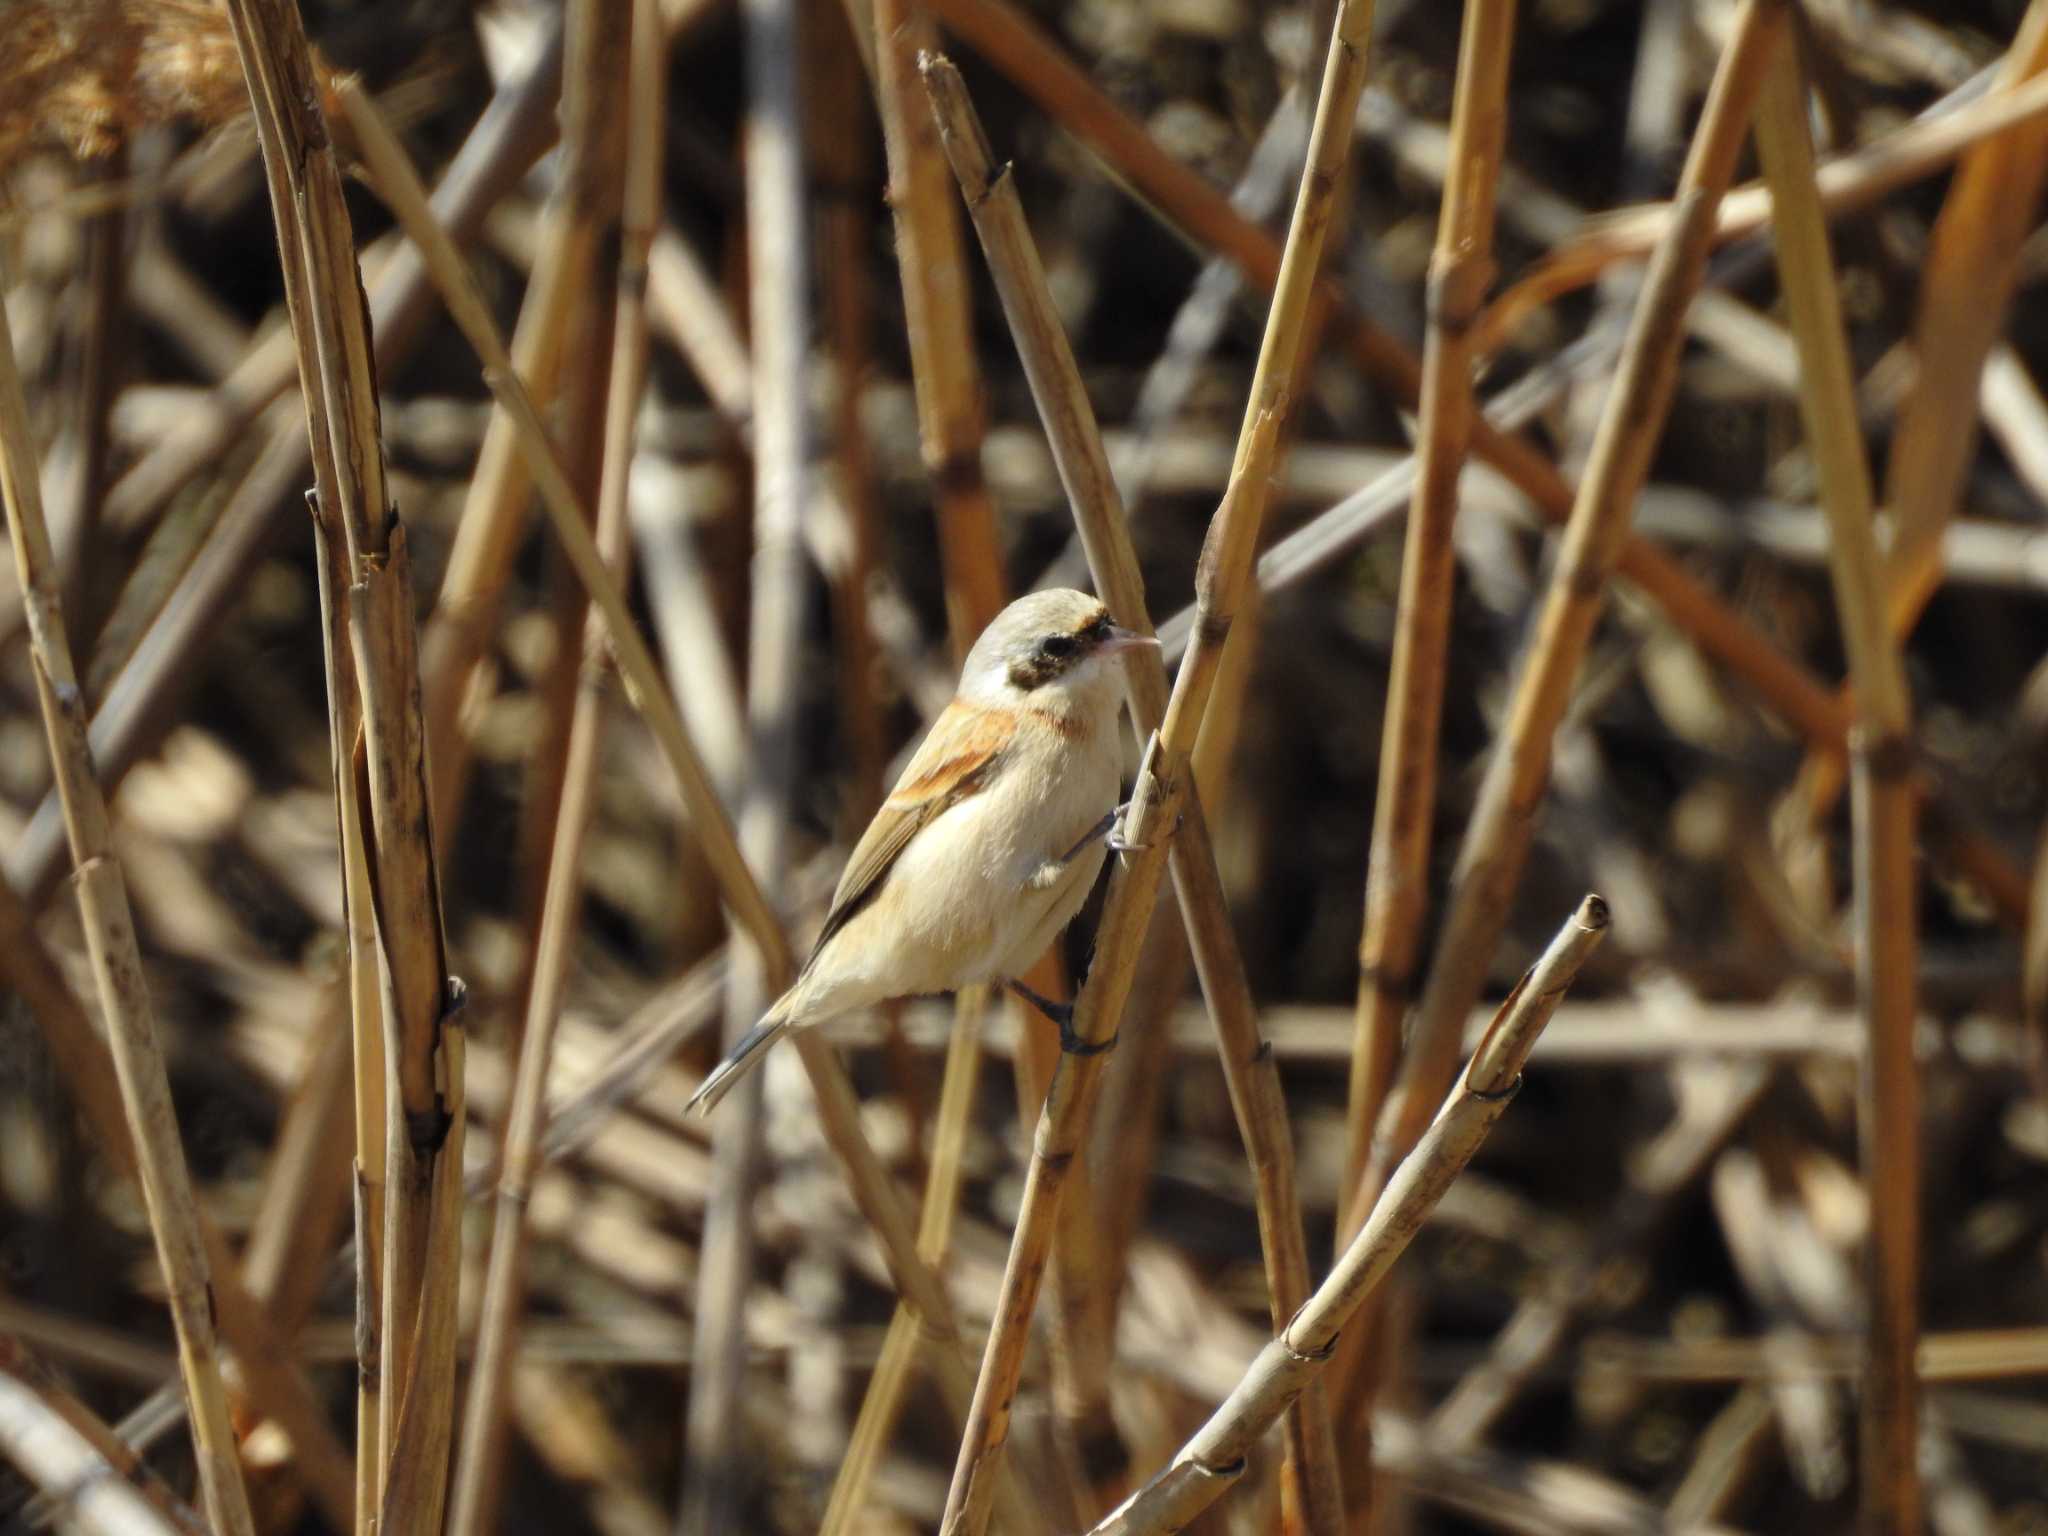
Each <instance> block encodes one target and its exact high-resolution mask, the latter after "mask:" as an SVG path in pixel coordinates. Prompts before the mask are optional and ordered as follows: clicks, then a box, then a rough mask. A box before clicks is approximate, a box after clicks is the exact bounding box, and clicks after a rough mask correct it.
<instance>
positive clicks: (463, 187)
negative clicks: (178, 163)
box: [6, 34, 561, 904]
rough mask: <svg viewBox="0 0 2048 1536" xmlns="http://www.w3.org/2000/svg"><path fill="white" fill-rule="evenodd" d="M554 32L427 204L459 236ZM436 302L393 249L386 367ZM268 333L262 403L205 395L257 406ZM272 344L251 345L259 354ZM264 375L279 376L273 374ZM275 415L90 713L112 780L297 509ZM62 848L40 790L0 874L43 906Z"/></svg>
mask: <svg viewBox="0 0 2048 1536" xmlns="http://www.w3.org/2000/svg"><path fill="white" fill-rule="evenodd" d="M560 42H561V40H560V37H559V35H558V34H557V35H556V36H554V37H553V38H552V39H551V41H550V42H549V43H548V44H547V45H546V46H544V47H543V48H542V50H541V53H540V57H539V58H538V60H537V61H536V62H535V63H534V64H533V66H532V67H531V68H529V69H528V70H526V71H525V72H523V73H522V74H521V75H520V76H519V77H517V78H515V79H514V80H511V81H508V82H507V83H506V85H505V87H504V88H503V89H502V90H500V91H499V93H498V94H497V95H496V96H495V97H494V98H493V99H492V103H491V106H490V107H489V108H488V109H486V111H485V112H484V114H483V116H482V117H481V118H480V119H479V120H478V122H477V125H476V127H475V129H473V130H472V131H471V133H470V135H469V137H468V138H467V139H466V140H465V141H464V143H463V146H462V149H461V151H460V152H459V153H458V154H457V155H456V158H455V161H454V163H453V164H452V165H451V166H450V167H449V169H448V171H447V173H446V174H445V175H444V176H443V177H442V178H441V184H440V186H439V187H438V188H436V190H435V193H434V207H435V209H436V211H437V212H438V214H439V215H440V216H441V218H442V219H443V221H444V223H445V224H446V226H447V228H448V229H449V230H450V232H451V233H453V234H454V235H455V236H457V237H458V238H463V239H467V238H468V237H469V235H470V234H471V233H473V232H474V230H475V229H476V227H477V225H478V224H479V223H481V222H482V220H483V217H484V215H485V213H487V212H488V211H489V209H490V207H491V206H492V204H493V203H494V202H495V201H496V200H497V198H498V196H499V195H500V194H501V193H503V192H504V191H505V190H506V189H507V188H508V187H509V186H511V185H513V184H515V183H516V182H517V181H518V179H519V177H520V176H521V175H523V174H524V173H525V171H526V169H527V168H528V167H529V166H530V165H531V164H532V162H533V160H534V159H535V158H536V157H538V156H539V154H540V153H541V151H542V150H543V149H545V148H546V146H547V143H548V142H549V141H550V139H551V138H552V137H553V132H554V127H553V124H554V118H553V112H552V108H553V105H554V93H555V90H556V87H557V86H558V85H559V83H560V80H561V49H560ZM432 300H433V289H432V287H431V286H430V285H429V284H428V283H427V281H426V272H425V269H424V267H423V266H422V264H421V263H420V261H419V258H418V256H417V253H416V252H414V251H412V250H411V249H409V248H404V247H402V248H400V249H399V251H398V252H397V253H396V254H395V255H394V256H393V257H392V259H391V260H390V261H389V262H388V263H386V265H385V267H384V268H383V270H382V271H380V272H379V273H378V277H377V282H376V287H375V291H374V293H373V295H372V300H371V305H370V315H371V329H372V330H373V332H374V333H375V335H376V339H377V344H378V357H379V358H380V359H381V361H382V363H383V366H384V367H386V368H390V367H393V366H395V365H396V364H397V363H398V362H399V361H400V360H401V359H402V358H404V357H405V356H406V355H407V354H408V353H409V352H410V350H411V348H412V347H413V346H414V345H415V344H416V343H417V342H418V340H419V338H420V336H421V334H422V332H423V331H424V329H425V325H426V321H427V319H428V317H429V312H430V308H431V304H432ZM273 334H274V335H275V337H276V341H275V343H274V347H275V351H274V353H271V354H270V356H271V360H270V361H268V362H265V363H264V367H265V368H266V369H269V370H270V371H271V372H270V374H266V376H265V379H264V380H261V381H257V383H255V384H252V385H251V386H250V388H251V390H252V392H253V393H254V394H256V395H257V396H259V397H260V400H259V402H258V403H257V404H254V405H250V406H248V407H247V409H246V410H245V411H243V412H242V414H241V415H240V416H236V414H235V410H234V409H232V408H231V407H232V405H233V402H232V401H229V402H223V401H222V399H221V398H220V392H219V391H216V393H215V395H214V396H213V397H212V398H211V399H210V402H209V403H210V404H211V405H213V406H215V407H220V408H222V409H224V410H225V411H226V414H227V416H228V417H229V418H231V419H234V420H237V421H238V422H240V423H242V424H244V425H246V423H247V422H248V421H250V420H252V419H255V417H256V416H257V415H258V414H259V413H260V412H261V410H262V404H261V402H263V401H269V400H272V399H274V398H275V397H276V396H277V395H278V394H279V393H280V392H281V391H282V390H283V389H284V388H286V387H288V385H289V383H290V381H291V378H292V371H293V352H292V340H291V332H290V327H289V326H280V327H278V328H277V330H276V331H275V332H274V333H273ZM272 345H273V344H272V343H270V342H262V343H259V344H258V350H259V352H260V351H262V350H264V349H266V348H270V347H271V346H272ZM256 361H257V359H256V357H255V356H254V355H252V357H251V358H250V360H249V364H248V366H250V367H251V368H252V369H253V368H254V367H255V364H256ZM272 375H274V376H275V377H276V378H277V380H278V382H277V383H274V384H273V383H270V382H268V380H269V378H270V377H271V376H272ZM258 385H260V387H258ZM192 419H193V421H194V423H195V425H197V426H204V425H205V423H206V422H210V421H213V420H217V419H219V418H217V417H216V416H215V414H214V412H213V411H204V412H195V413H193V418H192ZM280 422H281V424H280V425H279V426H278V427H277V428H276V429H275V430H274V431H273V432H272V433H271V435H270V437H269V441H268V442H267V443H266V444H265V446H264V448H263V450H262V451H261V453H260V455H259V456H258V458H257V461H256V464H255V467H254V468H252V469H251V470H250V472H249V473H248V474H247V475H246V476H245V477H244V478H243V481H242V484H241V486H240V487H239V488H238V489H237V490H236V491H235V493H234V495H233V496H232V497H230V499H229V501H228V504H227V505H226V506H225V507H223V508H222V509H221V513H220V516H219V518H218V519H217V521H216V522H215V524H214V527H213V531H212V533H211V534H210V535H209V536H208V538H207V542H206V543H205V545H204V546H203V547H202V548H201V550H200V552H199V554H198V555H197V557H196V558H195V559H194V560H193V562H192V564H191V567H190V568H189V569H188V571H187V572H186V574H185V575H184V577H183V578H181V580H180V582H179V585H178V589H177V592H176V594H175V595H174V596H173V597H172V598H171V599H170V600H168V601H167V602H166V603H165V604H164V605H163V607H162V610H161V611H160V612H159V614H158V615H157V617H156V618H155V619H154V620H153V621H152V622H151V624H150V627H149V629H148V631H147V633H146V634H145V635H144V637H143V638H142V640H141V641H140V642H139V643H138V645H137V646H136V648H135V651H134V654H133V659H132V660H131V661H130V662H129V663H128V665H126V666H125V667H124V668H123V669H122V671H121V672H120V674H119V675H118V676H117V677H116V678H115V680H114V681H113V683H112V684H111V685H109V686H108V688H107V689H106V691H105V697H104V698H102V699H101V701H100V708H99V712H98V714H97V715H96V716H95V717H94V719H93V732H92V744H93V761H94V762H95V763H97V764H98V765H99V769H100V772H101V773H102V774H103V775H104V776H105V777H106V780H107V782H108V783H109V784H110V785H112V784H114V783H117V782H119V780H120V778H121V777H122V775H124V774H125V773H126V772H127V770H128V768H129V766H130V765H131V764H132V763H133V762H134V761H135V760H136V758H137V757H138V756H140V755H141V753H142V752H144V751H145V750H147V748H148V746H149V745H150V744H151V743H152V742H153V741H154V740H155V739H156V737H157V734H158V733H159V732H160V731H162V730H163V729H164V728H165V723H166V721H167V720H168V719H169V717H170V709H171V706H172V705H173V704H174V703H175V701H176V698H177V696H178V690H179V689H180V688H181V687H184V686H187V685H188V683H189V680H190V679H192V678H194V677H196V676H198V675H199V673H198V669H197V668H196V667H194V666H193V665H192V658H193V656H194V655H195V654H196V653H197V652H198V651H199V650H200V649H201V648H202V647H204V646H206V645H208V644H210V643H211V641H212V640H213V638H214V636H215V635H216V633H217V626H218V620H219V617H220V615H221V613H222V612H223V611H224V610H225V609H226V608H227V606H228V605H229V604H230V603H231V602H233V601H234V600H235V599H236V598H237V597H239V596H240V595H241V594H242V593H243V592H244V591H245V590H246V586H247V576H248V572H249V570H250V569H251V568H252V566H253V564H254V562H255V561H256V560H257V558H258V557H259V556H260V554H261V553H262V551H263V550H264V549H265V548H267V547H268V545H267V539H268V534H269V530H270V529H271V528H272V527H273V525H274V524H275V522H276V520H277V519H278V518H279V517H280V516H283V515H288V509H289V508H290V507H292V506H294V505H296V501H297V495H298V488H299V487H300V486H301V485H302V484H303V482H304V476H305V473H306V455H307V439H306V436H305V432H306V428H305V423H304V421H303V419H302V417H301V413H300V412H298V411H292V410H288V411H286V412H284V413H283V415H282V417H281V418H280ZM240 429H241V428H240V427H237V428H236V429H235V430H236V431H239V430H240ZM234 435H235V433H234V431H229V432H225V433H223V435H222V436H220V437H219V438H209V439H208V441H207V443H206V444H205V445H203V446H202V448H200V449H198V450H194V451H192V456H191V457H189V458H185V459H182V460H181V461H180V462H179V463H177V464H171V465H166V466H164V473H163V474H162V475H161V476H159V477H158V478H156V479H155V480H154V481H153V482H151V483H150V484H148V485H142V484H141V480H142V478H143V476H144V466H145V465H148V464H150V463H151V462H152V461H153V460H154V459H155V456H156V451H157V450H152V451H151V453H149V454H146V455H145V456H144V457H143V458H142V459H141V460H139V461H138V462H137V464H136V466H135V467H134V469H132V470H131V471H130V472H129V473H128V474H127V475H125V476H123V477H122V479H121V480H120V481H118V482H116V483H115V485H114V486H113V487H112V488H111V489H110V490H109V492H108V497H107V516H108V519H109V520H110V521H113V522H121V521H123V520H124V519H134V520H140V519H141V518H143V517H144V516H146V515H147V514H148V513H149V512H151V511H153V510H154V509H155V508H156V507H158V506H160V505H161V504H162V502H163V500H165V499H167V498H168V497H169V496H170V495H171V494H173V493H174V492H175V491H176V490H177V489H178V488H179V487H180V486H182V485H183V484H184V483H185V482H186V481H187V480H189V479H190V478H191V476H192V475H193V474H195V473H197V471H198V470H199V469H200V468H202V467H203V466H204V465H205V464H207V463H209V462H211V461H212V460H213V459H214V458H216V457H217V456H218V455H219V454H220V453H221V452H222V451H223V450H224V447H225V445H226V443H227V442H228V441H230V440H231V439H232V438H233V436H234ZM177 441H178V437H177V435H176V434H173V435H172V436H170V437H167V438H166V439H165V440H164V442H163V444H162V448H163V449H164V450H165V451H169V449H170V448H171V447H172V445H173V444H175V443H176V442H177ZM131 491H132V497H131ZM62 858H63V833H62V829H61V827H60V826H59V824H58V816H57V812H56V808H55V802H54V797H47V798H46V799H45V802H44V804H43V806H41V807H39V808H38V809H37V812H36V815H35V818H34V819H33V820H32V821H31V822H30V824H29V826H28V828H27V829H26V831H25V832H24V833H23V835H22V837H21V838H20V839H19V841H18V842H17V843H16V845H15V846H13V847H11V848H9V850H8V852H7V856H6V868H7V877H8V879H9V881H10V882H11V883H12V884H13V885H14V887H15V888H16V889H17V890H20V891H23V892H26V893H28V894H29V895H30V897H31V898H32V900H33V901H34V902H35V903H37V904H40V903H41V902H42V901H43V900H44V899H45V898H46V897H47V894H48V892H49V888H50V886H51V883H52V882H53V881H54V880H55V879H56V878H57V874H58V872H59V869H60V864H61V860H62Z"/></svg>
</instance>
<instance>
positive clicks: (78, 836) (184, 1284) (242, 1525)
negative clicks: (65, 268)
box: [0, 306, 255, 1536]
mask: <svg viewBox="0 0 2048 1536" xmlns="http://www.w3.org/2000/svg"><path fill="white" fill-rule="evenodd" d="M0 308H4V306H0ZM0 492H4V493H5V499H6V506H7V529H8V536H9V542H10V543H11V544H12V545H13V549H14V569H15V575H16V578H17V579H18V581H19V582H20V590H21V595H22V607H23V609H24V611H25V613H26V615H27V619H28V629H29V641H30V646H31V654H32V657H33V661H34V666H35V680H36V696H37V699H38V701H39V702H40V704H41V706H42V712H43V728H44V731H45V733H46V734H47V735H48V737H49V741H50V758H51V766H52V771H53V773H54V774H55V777H56V780H57V789H58V792H59V793H60V795H61V796H62V798H63V806H64V824H65V832H66V836H67V840H68V841H69V843H70V845H71V856H72V860H73V862H74V864H75V865H76V866H77V871H78V874H77V887H78V908H79V918H80V922H81V924H82V926H83V927H84V929H85V938H86V950H87V953H88V954H89V955H90V956H91V959H92V971H93V980H94V982H95V984H96V986H97V988H98V991H99V1001H100V1009H101V1012H102V1014H103V1015H104V1016H105V1019H106V1028H107V1035H108V1039H109V1042H110V1044H111V1045H112V1047H113V1054H114V1065H115V1068H116V1071H117V1073H118V1075H119V1078H120V1084H121V1101H122V1106H123V1108H124V1110H125V1111H126V1115H127V1120H128V1125H129V1128H130V1130H131V1131H132V1133H133V1135H134V1146H135V1163H136V1170H137V1173H138V1175H139V1177H140V1180H141V1183H142V1193H143V1201H144V1205H145V1207H146V1209H147V1210H148V1213H149V1227H150V1234H151V1236H152V1237H154V1238H155V1240H156V1250H157V1260H158V1262H159V1263H160V1264H161V1265H162V1266H163V1272H164V1288H165V1291H166V1293H167V1298H168V1300H169V1303H170V1309H171V1321H172V1324H173V1325H174V1326H175V1328H176V1330H177V1336H178V1365H179V1371H180V1374H181V1376H182V1378H183V1380H184V1384H185V1394H186V1397H187V1400H188V1401H189V1402H190V1404H191V1409H192V1441H193V1451H194V1454H195V1455H196V1456H197V1458H198V1462H199V1481H200V1497H201V1500H202V1502H203V1504H204V1506H205V1512H206V1517H207V1519H208V1520H209V1521H210V1522H211V1523H212V1524H213V1525H214V1526H215V1527H216V1528H217V1529H219V1530H221V1531H223V1532H228V1533H231V1536H240V1533H250V1536H253V1532H254V1529H255V1527H254V1525H253V1523H252V1521H251V1518H250V1514H249V1495H248V1491H247V1490H246V1489H245V1488H244V1487H243V1484H242V1463H241V1457H240V1454H239V1452H238V1450H237V1448H236V1444H235V1431H234V1425H233V1423H232V1422H231V1421H230V1419H229V1417H228V1400H227V1390H226V1388H225V1387H224V1386H223V1385H222V1382H221V1373H220V1352H219V1342H218V1339H217V1337H216V1334H215V1320H214V1309H213V1302H212V1296H211V1275H210V1273H209V1265H208V1257H207V1254H206V1251H205V1248H204V1245H203V1243H202V1240H201V1238H200V1234H199V1214H198V1201H197V1198H196V1196H195V1195H194V1193H193V1189H192V1178H191V1174H190V1172H189V1170H188V1169H187V1168H186V1166H185V1153H184V1148H183V1146H182V1145H181V1143H180V1141H179V1137H178V1121H177V1114H176V1111H175V1110H174V1109H173V1107H172V1104H171V1090H170V1081H169V1079H168V1077H167V1076H166V1074H165V1071H164V1057H163V1046H162V1043H161V1042H160V1041H159V1040H158V1038H157V1032H156V1019H155V1015H154V1010H153V1009H152V1007H151V1005H150V999H149V987H148V982H147V980H146V978H145V976H144V973H143V969H142V955H141V951H140V949H139V947H138V945H137V943H136V938H135V923H134V919H133V917H132V916H131V915H130V913H129V910H128V887H127V882H126V880H125V879H124V877H123V875H122V873H121V866H120V863H119V862H118V860H117V859H116V858H115V856H114V852H113V844H112V841H111V838H110V833H109V824H108V819H107V807H106V802H105V801H104V799H103V798H102V797H101V792H100V785H99V780H98V779H97V778H96V777H95V776H94V773H93V764H92V752H91V748H90V747H89V746H88V745H87V742H86V713H85V695H84V693H83V691H82V690H81V689H80V688H79V686H78V674H77V672H76V670H75V669H74V667H73V666H72V661H71V643H70V640H69V639H68V638H67V637H66V635H65V633H64V610H63V600H62V597H61V595H60V592H59V589H58V573H57V564H56V556H55V555H54V553H53V552H52V550H51V548H50V531H49V528H48V526H47V525H46V524H45V523H44V521H43V503H42V486H41V476H40V470H39V469H38V467H37V463H36V456H35V442H34V439H33V437H32V436H31V435H30V431H29V423H28V402H27V400H26V399H25V397H24V396H23V394H22V389H21V375H20V374H19V373H18V372H17V371H16V369H15V362H14V337H13V333H12V331H11V330H10V329H9V327H8V324H7V320H6V317H5V315H4V313H0Z"/></svg>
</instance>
